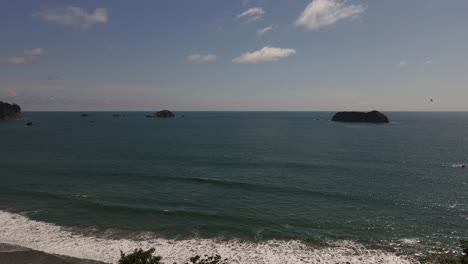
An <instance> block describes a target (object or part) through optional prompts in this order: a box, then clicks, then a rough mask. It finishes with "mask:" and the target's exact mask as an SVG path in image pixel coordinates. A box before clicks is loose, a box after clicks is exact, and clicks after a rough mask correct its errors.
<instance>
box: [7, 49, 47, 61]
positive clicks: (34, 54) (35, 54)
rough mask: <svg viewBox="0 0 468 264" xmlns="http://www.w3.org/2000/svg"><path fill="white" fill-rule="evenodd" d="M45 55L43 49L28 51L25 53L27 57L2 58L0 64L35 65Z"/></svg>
mask: <svg viewBox="0 0 468 264" xmlns="http://www.w3.org/2000/svg"><path fill="white" fill-rule="evenodd" d="M44 53H45V50H44V49H41V48H35V49H27V50H24V51H23V54H24V55H25V56H12V57H6V58H0V63H5V64H27V63H34V62H36V61H37V60H38V58H39V57H40V56H41V55H43V54H44Z"/></svg>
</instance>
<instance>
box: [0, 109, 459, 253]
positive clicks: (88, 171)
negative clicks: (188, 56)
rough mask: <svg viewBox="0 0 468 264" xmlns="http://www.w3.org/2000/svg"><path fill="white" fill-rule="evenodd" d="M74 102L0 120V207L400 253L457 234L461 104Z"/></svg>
mask: <svg viewBox="0 0 468 264" xmlns="http://www.w3.org/2000/svg"><path fill="white" fill-rule="evenodd" d="M80 114H81V113H77V112H26V113H24V119H23V120H20V121H4V122H0V133H1V137H0V183H1V184H0V210H3V211H6V212H13V213H20V214H23V215H26V216H27V217H28V218H30V219H32V220H40V221H45V222H48V223H54V224H57V225H60V226H67V227H74V228H83V229H85V230H88V229H89V228H90V227H92V228H93V230H108V229H112V230H119V232H121V233H124V234H132V233H139V232H151V233H154V234H156V235H158V236H162V237H167V238H191V237H201V238H214V237H218V238H219V237H223V238H239V239H243V240H251V241H261V240H267V239H273V238H275V239H285V240H287V239H298V240H302V241H307V242H313V243H321V242H327V241H340V240H351V241H356V242H359V243H362V244H364V245H368V246H379V247H380V246H388V245H397V246H398V245H400V244H401V247H405V248H406V249H408V250H410V251H411V250H416V251H418V250H427V249H429V248H432V247H435V248H441V247H456V245H457V243H458V240H459V239H460V238H468V228H467V227H468V202H467V201H468V185H467V182H468V168H465V169H464V168H461V167H460V166H459V164H468V113H466V112H460V113H456V112H437V113H435V112H434V113H428V112H419V113H416V112H414V113H413V112H388V113H386V114H387V116H388V117H389V118H390V119H391V121H392V123H390V124H377V125H376V124H353V123H335V122H331V121H329V119H330V117H331V116H332V115H333V113H330V112H184V113H182V112H179V113H177V114H178V115H179V116H180V115H182V114H183V115H184V116H185V117H179V118H175V119H149V118H145V115H146V114H147V113H144V112H129V113H125V114H126V116H125V117H112V113H110V112H92V113H90V116H89V117H86V118H84V117H80ZM27 120H32V121H33V122H34V123H37V125H34V126H32V127H27V126H25V123H26V121H27ZM90 121H95V122H90ZM407 240H409V241H413V240H414V241H417V242H415V243H413V242H411V243H407V244H405V243H404V241H407ZM402 241H403V242H402Z"/></svg>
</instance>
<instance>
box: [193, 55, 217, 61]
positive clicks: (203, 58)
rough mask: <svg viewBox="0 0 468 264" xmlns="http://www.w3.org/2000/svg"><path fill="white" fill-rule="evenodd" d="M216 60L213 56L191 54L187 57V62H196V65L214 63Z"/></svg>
mask: <svg viewBox="0 0 468 264" xmlns="http://www.w3.org/2000/svg"><path fill="white" fill-rule="evenodd" d="M216 59H217V57H216V55H214V54H206V55H201V54H192V55H190V56H188V57H187V61H188V62H198V63H202V62H208V61H215V60H216Z"/></svg>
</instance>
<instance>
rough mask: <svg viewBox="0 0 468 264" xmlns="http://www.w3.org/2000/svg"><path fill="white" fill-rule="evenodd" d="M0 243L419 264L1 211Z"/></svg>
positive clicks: (59, 249)
mask: <svg viewBox="0 0 468 264" xmlns="http://www.w3.org/2000/svg"><path fill="white" fill-rule="evenodd" d="M0 223H2V225H1V226H0V242H3V243H8V244H13V245H18V246H23V247H29V248H32V249H35V250H40V251H44V252H47V253H52V254H60V255H66V256H71V257H78V258H86V259H92V260H98V261H104V262H110V263H115V262H116V261H117V260H118V258H119V256H120V250H122V251H124V252H128V251H132V250H133V249H135V248H139V247H141V248H146V249H147V248H150V247H154V248H155V249H156V252H157V254H158V255H161V256H162V257H163V259H164V260H165V262H167V263H172V262H179V263H180V262H184V261H187V260H188V259H189V257H191V256H194V255H196V254H209V255H213V254H220V255H221V256H222V257H223V258H224V257H225V258H228V259H229V261H230V263H253V264H267V263H268V264H277V263H278V264H279V263H282V264H284V263H291V264H292V263H324V264H327V263H333V264H335V263H350V264H355V263H356V264H357V263H392V264H409V263H415V261H414V260H413V259H412V258H411V257H407V256H401V255H397V254H396V253H393V252H387V251H384V250H376V249H367V248H365V247H364V246H362V245H360V244H356V243H354V242H350V241H342V242H338V243H332V244H330V245H328V246H320V247H319V246H312V245H309V244H306V243H304V242H301V241H297V240H289V241H286V240H269V241H264V242H246V241H240V240H217V239H199V238H192V239H184V240H174V239H163V238H157V237H155V236H153V237H148V238H147V239H146V240H143V241H141V240H132V239H110V238H100V237H95V236H87V235H84V234H77V233H75V232H72V231H71V230H69V229H67V228H63V227H60V226H58V225H54V224H50V223H45V222H39V221H35V220H31V219H28V218H27V217H25V216H22V215H19V214H13V213H9V212H4V211H0Z"/></svg>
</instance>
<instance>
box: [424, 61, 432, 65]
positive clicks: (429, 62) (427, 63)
mask: <svg viewBox="0 0 468 264" xmlns="http://www.w3.org/2000/svg"><path fill="white" fill-rule="evenodd" d="M424 64H425V65H429V64H432V60H427V61H425V62H424Z"/></svg>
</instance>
